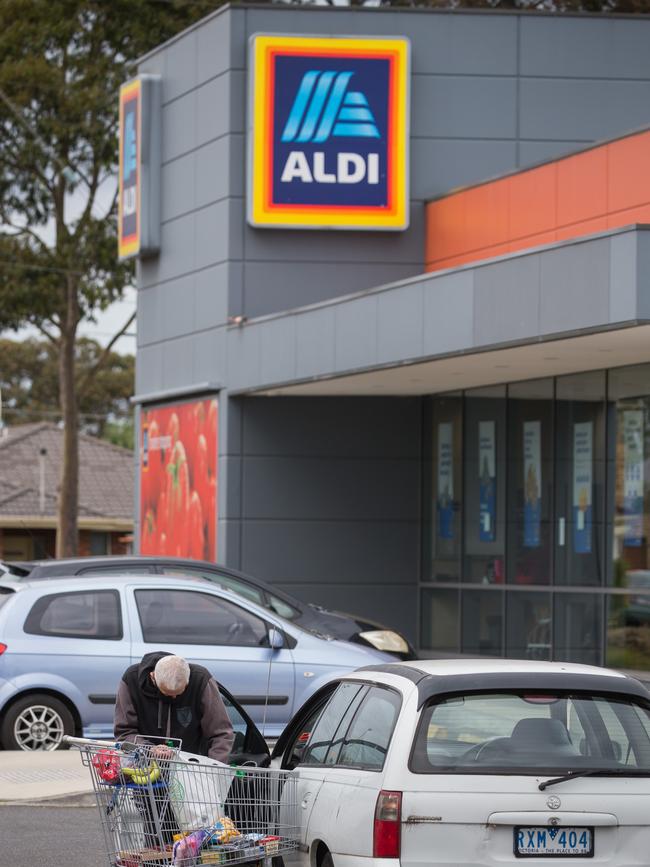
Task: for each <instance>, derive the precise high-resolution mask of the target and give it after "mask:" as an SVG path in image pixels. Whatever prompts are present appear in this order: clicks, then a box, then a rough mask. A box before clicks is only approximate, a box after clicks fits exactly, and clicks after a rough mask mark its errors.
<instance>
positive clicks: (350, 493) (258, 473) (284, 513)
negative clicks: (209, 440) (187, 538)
mask: <svg viewBox="0 0 650 867" xmlns="http://www.w3.org/2000/svg"><path fill="white" fill-rule="evenodd" d="M419 475H420V465H419V461H416V460H409V459H404V460H394V459H390V458H383V459H379V460H370V459H368V460H346V459H343V460H341V459H336V458H309V457H307V458H297V457H295V456H294V457H287V458H277V457H271V458H266V457H259V458H258V457H248V458H247V459H246V461H245V464H244V478H243V487H242V499H243V502H242V518H256V519H263V518H267V519H284V520H288V519H292V518H297V519H300V520H321V521H322V520H330V521H331V520H337V521H341V520H352V521H354V520H359V519H364V520H375V521H382V520H383V521H386V520H401V521H416V520H418V513H419V499H418V497H415V496H413V492H414V491H415V490H416V489H417V487H418V485H419Z"/></svg>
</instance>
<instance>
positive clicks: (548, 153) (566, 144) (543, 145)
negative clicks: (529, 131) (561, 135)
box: [519, 139, 591, 168]
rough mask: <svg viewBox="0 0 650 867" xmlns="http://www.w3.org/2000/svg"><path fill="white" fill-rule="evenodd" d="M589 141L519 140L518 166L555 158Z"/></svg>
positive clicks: (521, 166)
mask: <svg viewBox="0 0 650 867" xmlns="http://www.w3.org/2000/svg"><path fill="white" fill-rule="evenodd" d="M590 141H591V140H588V141H587V142H585V140H584V139H583V140H582V141H520V142H519V168H526V166H532V165H534V164H535V163H541V162H545V161H546V160H555V159H557V158H558V157H562V156H565V154H570V153H573V151H576V150H579V149H580V148H583V147H585V144H588V143H589V142H590Z"/></svg>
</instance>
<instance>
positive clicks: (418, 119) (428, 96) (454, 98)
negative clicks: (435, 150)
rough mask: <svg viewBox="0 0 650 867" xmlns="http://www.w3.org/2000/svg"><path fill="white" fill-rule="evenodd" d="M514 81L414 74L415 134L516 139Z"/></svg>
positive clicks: (412, 105)
mask: <svg viewBox="0 0 650 867" xmlns="http://www.w3.org/2000/svg"><path fill="white" fill-rule="evenodd" d="M516 113H517V82H516V80H515V79H514V78H480V77H478V76H471V75H464V76H446V75H439V76H434V75H414V76H413V78H412V90H411V135H412V136H417V137H426V138H435V137H436V136H444V137H445V138H478V139H480V138H496V139H504V138H514V137H515V136H516V131H517V121H516Z"/></svg>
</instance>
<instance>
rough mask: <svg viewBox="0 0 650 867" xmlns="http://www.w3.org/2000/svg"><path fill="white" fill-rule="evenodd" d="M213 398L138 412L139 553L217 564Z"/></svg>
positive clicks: (215, 405) (215, 412)
mask: <svg viewBox="0 0 650 867" xmlns="http://www.w3.org/2000/svg"><path fill="white" fill-rule="evenodd" d="M218 419H219V406H218V402H217V400H216V398H209V399H207V400H193V401H184V402H183V403H175V404H167V405H165V406H159V407H153V408H151V409H144V408H143V409H142V415H141V424H140V553H141V554H159V555H162V556H167V557H192V558H193V559H196V560H211V561H216V557H217V545H216V529H217V444H218Z"/></svg>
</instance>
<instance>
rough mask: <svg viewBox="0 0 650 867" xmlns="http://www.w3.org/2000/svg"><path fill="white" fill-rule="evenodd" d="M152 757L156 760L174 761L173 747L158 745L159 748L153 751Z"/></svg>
mask: <svg viewBox="0 0 650 867" xmlns="http://www.w3.org/2000/svg"><path fill="white" fill-rule="evenodd" d="M151 755H152V756H153V758H154V759H173V758H174V750H173V749H172V748H171V747H167V746H165V744H158V746H157V747H154V748H153V749H152V751H151Z"/></svg>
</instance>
